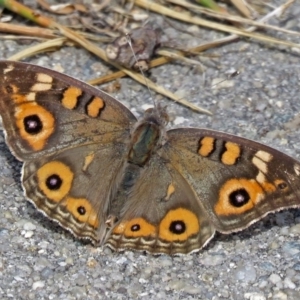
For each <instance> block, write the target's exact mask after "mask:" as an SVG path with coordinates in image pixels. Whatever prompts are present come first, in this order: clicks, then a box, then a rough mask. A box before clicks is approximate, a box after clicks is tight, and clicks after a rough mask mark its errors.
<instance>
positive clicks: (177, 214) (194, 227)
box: [159, 208, 200, 242]
mask: <svg viewBox="0 0 300 300" xmlns="http://www.w3.org/2000/svg"><path fill="white" fill-rule="evenodd" d="M199 230H200V225H199V220H198V218H197V216H196V215H195V214H194V213H193V212H191V211H190V210H188V209H185V208H177V209H173V210H170V211H169V212H168V213H167V214H166V215H165V217H164V218H163V219H162V221H161V222H160V224H159V238H160V239H163V240H165V241H168V242H174V241H185V240H187V239H188V238H189V237H190V236H191V235H194V234H197V233H198V232H199Z"/></svg>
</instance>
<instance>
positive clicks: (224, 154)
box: [165, 128, 300, 233]
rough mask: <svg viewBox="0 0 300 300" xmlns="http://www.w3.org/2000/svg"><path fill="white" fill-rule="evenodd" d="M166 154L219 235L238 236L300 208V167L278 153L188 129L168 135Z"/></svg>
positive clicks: (231, 136) (295, 162)
mask: <svg viewBox="0 0 300 300" xmlns="http://www.w3.org/2000/svg"><path fill="white" fill-rule="evenodd" d="M165 150H166V152H165V153H166V156H167V157H168V159H169V160H170V161H171V164H172V165H173V167H174V168H175V169H176V170H177V171H178V172H179V173H180V174H181V175H182V177H183V178H184V180H185V181H186V182H187V183H188V185H189V186H190V187H191V188H192V190H193V192H194V193H195V194H196V195H197V199H198V201H200V202H201V203H202V205H203V206H204V207H205V211H206V213H207V215H208V216H209V219H210V220H211V222H212V224H213V225H214V227H215V228H216V230H218V231H220V232H223V233H229V232H232V231H238V230H241V229H243V228H246V227H248V226H249V225H250V224H252V223H254V222H255V221H257V220H259V219H260V218H262V217H264V216H265V215H267V214H268V213H270V212H274V211H277V210H281V209H284V208H289V207H299V206H300V177H299V175H300V164H299V162H298V161H296V160H295V159H293V158H291V157H289V156H287V155H285V154H283V153H281V152H279V151H277V150H275V149H272V148H270V147H267V146H265V145H262V144H259V143H257V142H254V141H250V140H247V139H244V138H240V137H237V136H233V135H230V134H225V133H221V132H216V131H211V130H205V129H196V128H195V129H192V128H186V129H175V130H170V131H168V143H167V145H166V147H165Z"/></svg>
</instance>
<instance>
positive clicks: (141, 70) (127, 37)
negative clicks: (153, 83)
mask: <svg viewBox="0 0 300 300" xmlns="http://www.w3.org/2000/svg"><path fill="white" fill-rule="evenodd" d="M125 36H126V39H127V42H128V45H129V47H130V49H131V51H132V55H133V57H134V59H135V61H136V63H137V66H138V68H139V71H140V73H141V74H142V75H143V77H144V80H145V85H146V86H147V89H148V92H149V94H150V97H151V99H152V102H153V104H154V107H156V103H155V101H154V99H153V97H152V93H151V90H150V88H149V85H148V82H147V78H146V76H145V73H144V71H143V69H142V67H141V66H140V65H139V64H138V59H137V57H136V55H135V53H134V50H133V47H132V43H131V39H130V36H129V34H128V33H126V34H125Z"/></svg>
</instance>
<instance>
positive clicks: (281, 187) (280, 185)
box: [274, 179, 288, 191]
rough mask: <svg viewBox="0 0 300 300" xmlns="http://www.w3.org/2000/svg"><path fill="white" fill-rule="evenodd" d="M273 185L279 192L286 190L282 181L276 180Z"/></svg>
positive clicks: (285, 185) (286, 186)
mask: <svg viewBox="0 0 300 300" xmlns="http://www.w3.org/2000/svg"><path fill="white" fill-rule="evenodd" d="M274 183H275V185H276V187H277V188H278V189H279V190H281V191H286V190H288V185H287V183H286V182H285V181H284V180H281V179H277V180H275V182H274Z"/></svg>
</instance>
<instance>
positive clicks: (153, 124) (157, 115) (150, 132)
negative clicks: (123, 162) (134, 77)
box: [128, 106, 168, 166]
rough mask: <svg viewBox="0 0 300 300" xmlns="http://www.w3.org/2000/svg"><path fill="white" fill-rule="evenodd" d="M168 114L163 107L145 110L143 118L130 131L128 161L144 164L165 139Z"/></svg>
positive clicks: (139, 164)
mask: <svg viewBox="0 0 300 300" xmlns="http://www.w3.org/2000/svg"><path fill="white" fill-rule="evenodd" d="M167 122H168V115H167V113H166V110H165V107H161V106H158V107H157V108H151V109H148V110H146V111H145V115H144V118H143V119H142V120H141V121H139V122H137V124H136V126H135V128H134V130H133V131H132V133H131V143H130V147H129V152H128V162H129V163H132V164H135V165H138V166H144V165H145V164H146V163H147V161H148V160H149V159H150V157H151V154H152V153H153V152H154V151H155V150H157V148H159V147H160V146H161V145H162V144H163V143H164V140H165V126H166V124H167Z"/></svg>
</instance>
